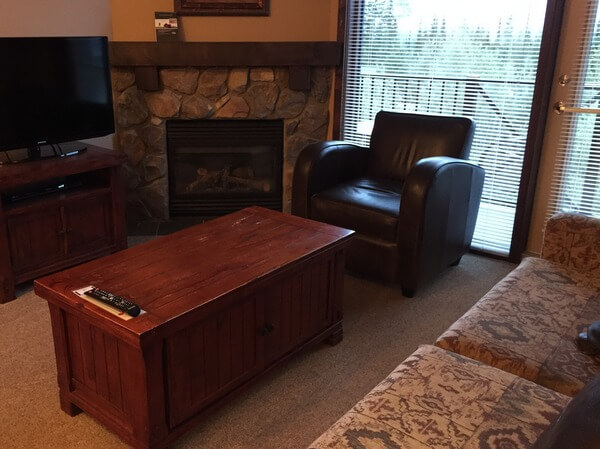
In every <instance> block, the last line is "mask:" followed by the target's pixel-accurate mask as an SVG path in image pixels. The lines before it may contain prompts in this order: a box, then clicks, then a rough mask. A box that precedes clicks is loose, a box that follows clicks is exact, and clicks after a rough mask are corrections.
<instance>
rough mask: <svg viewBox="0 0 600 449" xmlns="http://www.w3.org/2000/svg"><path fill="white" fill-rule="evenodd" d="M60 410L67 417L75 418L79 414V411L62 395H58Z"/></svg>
mask: <svg viewBox="0 0 600 449" xmlns="http://www.w3.org/2000/svg"><path fill="white" fill-rule="evenodd" d="M60 408H61V410H62V411H63V412H65V413H66V414H67V415H69V416H76V415H79V414H80V413H81V409H80V408H79V407H77V406H76V405H75V404H73V403H72V402H71V401H69V400H68V399H67V398H65V397H64V396H63V395H62V394H61V395H60Z"/></svg>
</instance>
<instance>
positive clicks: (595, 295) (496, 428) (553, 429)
mask: <svg viewBox="0 0 600 449" xmlns="http://www.w3.org/2000/svg"><path fill="white" fill-rule="evenodd" d="M598 319H600V220H595V219H591V218H586V217H582V216H578V215H573V214H560V215H556V216H554V217H553V218H551V219H550V220H549V221H548V224H547V227H546V231H545V235H544V246H543V251H542V257H541V258H527V259H525V260H524V261H523V262H522V263H521V264H520V265H519V267H517V268H516V269H515V270H514V271H513V272H512V273H510V274H509V275H508V276H507V277H506V278H505V279H503V280H502V281H500V282H499V283H498V284H497V285H496V286H495V287H494V288H493V289H492V290H491V291H490V292H489V293H488V294H486V295H485V296H484V297H483V298H482V299H481V300H480V301H479V302H477V304H475V305H474V306H473V307H472V308H471V310H469V311H468V312H467V313H466V314H465V315H464V316H463V317H462V318H460V319H459V320H458V321H457V322H456V323H454V324H453V325H452V326H451V327H450V328H449V329H448V330H447V331H446V332H445V333H444V334H443V335H442V336H441V337H440V338H439V339H438V340H437V342H436V345H437V346H429V345H426V346H421V347H420V348H419V349H418V350H417V351H416V352H415V353H413V354H412V355H411V356H410V357H409V358H407V359H406V360H405V361H404V362H402V363H401V364H400V365H399V366H398V367H397V368H396V370H394V372H392V373H391V374H390V375H389V376H388V378H387V379H385V380H384V381H383V382H381V383H380V384H379V385H378V386H377V387H375V388H374V389H373V390H372V391H371V392H370V393H369V394H368V395H367V396H365V397H364V398H363V399H362V400H361V401H360V402H359V403H358V404H356V405H355V406H354V408H352V409H351V410H350V411H349V412H348V413H346V414H345V415H344V416H343V417H342V418H340V419H339V420H338V421H337V422H336V423H335V424H334V425H333V426H332V427H331V428H330V429H329V430H327V431H326V432H325V433H324V434H323V435H321V436H320V437H319V438H318V439H317V440H316V441H315V442H313V443H312V445H311V446H310V448H311V449H326V448H327V449H334V448H335V449H370V448H377V449H379V448H393V449H442V448H449V449H504V448H510V449H537V448H540V449H541V448H544V449H547V448H552V449H554V448H555V447H557V448H558V447H560V448H561V449H565V445H564V443H561V441H563V442H564V441H573V438H581V441H592V440H593V441H600V433H599V429H600V423H598V418H597V416H598V413H595V412H594V414H592V416H593V418H592V422H591V425H590V426H589V429H591V430H590V432H591V433H590V435H588V434H586V432H587V431H586V430H585V429H583V430H582V429H574V427H576V426H571V425H569V426H563V427H569V429H568V432H572V433H573V435H566V434H565V432H564V431H563V429H562V428H561V429H558V427H560V426H559V425H558V423H561V422H562V423H564V422H569V423H570V422H571V421H573V422H582V421H585V419H582V418H581V416H585V414H586V413H588V414H589V411H590V410H592V408H591V406H590V405H589V402H590V400H591V401H595V402H594V405H593V406H594V407H597V409H598V410H600V378H596V379H595V380H594V381H593V382H590V383H589V384H588V386H587V387H586V391H583V392H581V393H580V394H579V395H578V396H577V399H575V400H573V401H571V405H569V406H568V407H566V408H565V406H566V405H567V404H568V403H569V401H570V399H571V398H570V396H573V395H575V394H576V393H577V392H578V391H579V390H581V388H582V387H583V386H584V385H585V384H586V383H587V382H588V381H589V380H590V379H592V378H594V376H596V375H597V374H600V358H597V357H590V356H586V355H583V354H582V353H580V352H579V351H578V349H577V348H576V346H575V344H574V343H573V338H574V337H575V336H576V335H577V333H578V332H579V331H581V330H583V329H584V328H585V326H587V325H588V324H590V322H591V321H595V320H598ZM590 387H592V389H593V391H592V392H591V393H590V392H589V391H587V390H589V389H590ZM582 396H583V397H582ZM585 401H588V403H587V404H585V405H581V404H582V403H585ZM573 410H575V412H574V413H575V414H574V415H573ZM561 413H562V414H563V415H565V414H566V415H567V416H566V417H565V416H562V417H561V419H560V420H558V419H557V417H558V416H559V414H561ZM569 414H571V415H569ZM555 421H556V422H557V424H553V423H554V422H555ZM573 429H574V430H573ZM541 434H544V436H543V437H542V438H540V439H539V440H538V437H539V436H540V435H541ZM557 435H558V436H557ZM553 438H556V440H554V441H555V444H552V441H553V440H552V439H553ZM561 438H562V440H561ZM536 440H538V442H537V443H536ZM594 444H595V443H594ZM579 446H581V444H580V445H579ZM581 447H582V446H581ZM586 447H587V446H586ZM590 447H594V448H596V447H597V446H590ZM598 447H600V446H598Z"/></svg>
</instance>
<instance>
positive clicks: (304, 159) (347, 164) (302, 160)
mask: <svg viewBox="0 0 600 449" xmlns="http://www.w3.org/2000/svg"><path fill="white" fill-rule="evenodd" d="M368 156H369V149H368V148H364V147H360V146H358V145H353V144H350V143H347V142H342V141H336V140H331V141H326V142H318V143H314V144H311V145H308V146H307V147H306V148H304V149H303V150H302V152H301V153H300V155H299V156H298V160H297V161H296V166H295V167H294V178H293V182H292V213H293V214H294V215H299V216H301V217H310V198H311V197H312V196H313V195H314V194H315V193H319V192H321V191H323V190H326V189H328V188H330V187H333V186H335V185H337V184H340V183H342V182H345V181H348V180H350V179H353V178H357V177H359V176H362V175H364V174H365V173H366V172H367V161H368Z"/></svg>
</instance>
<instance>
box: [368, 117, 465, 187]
mask: <svg viewBox="0 0 600 449" xmlns="http://www.w3.org/2000/svg"><path fill="white" fill-rule="evenodd" d="M474 128H475V125H474V123H473V121H472V120H471V119H469V118H466V117H451V116H436V115H421V114H406V113H398V112H386V111H381V112H379V113H378V114H377V116H376V117H375V125H374V127H373V133H372V134H371V145H370V146H371V151H370V155H369V170H368V174H369V176H374V177H378V178H388V179H396V180H400V181H403V180H404V179H405V178H406V176H407V175H408V172H409V171H410V169H411V168H412V167H413V166H414V165H415V164H416V163H417V162H418V161H419V160H421V159H423V158H426V157H433V156H450V157H456V158H459V159H467V158H468V157H469V151H470V149H471V141H472V140H473V132H474Z"/></svg>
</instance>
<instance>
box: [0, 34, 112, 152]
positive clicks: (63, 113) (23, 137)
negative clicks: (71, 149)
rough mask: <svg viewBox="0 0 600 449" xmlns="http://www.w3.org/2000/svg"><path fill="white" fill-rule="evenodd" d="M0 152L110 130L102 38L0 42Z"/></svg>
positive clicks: (104, 41)
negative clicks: (0, 66)
mask: <svg viewBox="0 0 600 449" xmlns="http://www.w3.org/2000/svg"><path fill="white" fill-rule="evenodd" d="M0 60H1V61H2V69H1V70H0V151H3V150H10V149H14V148H25V147H29V148H33V147H37V146H38V145H41V144H44V143H48V144H51V143H61V142H68V141H73V140H79V139H87V138H91V137H100V136H105V135H107V134H110V133H112V132H114V118H113V106H112V91H111V82H110V69H109V64H108V41H107V38H106V37H42V38H38V37H31V38H0Z"/></svg>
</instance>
